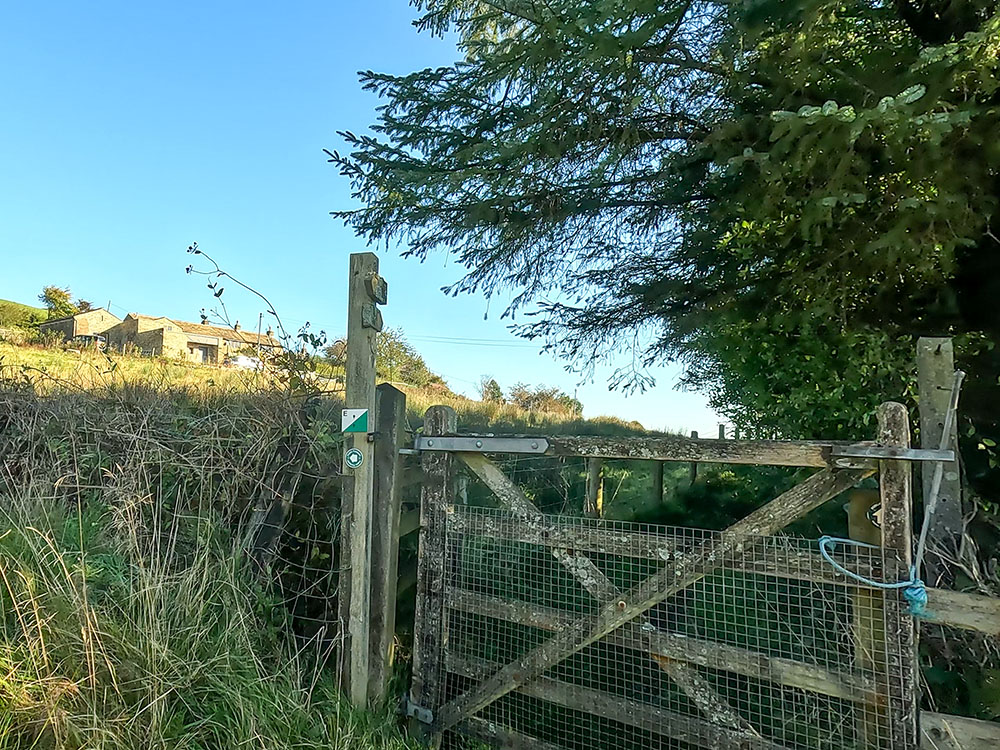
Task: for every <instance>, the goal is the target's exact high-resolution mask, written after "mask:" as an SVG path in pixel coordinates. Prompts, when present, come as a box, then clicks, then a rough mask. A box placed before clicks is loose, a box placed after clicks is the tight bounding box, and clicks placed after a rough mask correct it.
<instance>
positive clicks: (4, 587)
mask: <svg viewBox="0 0 1000 750" xmlns="http://www.w3.org/2000/svg"><path fill="white" fill-rule="evenodd" d="M296 409H298V405H296V404H292V403H290V402H288V400H287V399H284V398H282V397H280V396H277V395H275V394H271V395H267V394H257V395H244V396H241V397H238V396H236V395H234V394H225V395H224V396H218V395H213V394H212V393H208V392H205V391H203V390H192V389H174V390H167V391H165V390H162V389H154V388H150V387H148V386H146V385H136V384H134V383H133V384H120V385H119V386H117V387H114V388H112V387H110V386H106V387H105V388H103V389H102V390H101V391H100V392H97V393H95V392H90V393H83V392H79V391H75V390H73V389H69V390H63V391H62V392H61V393H52V394H49V395H48V396H45V397H40V396H39V395H38V394H37V393H36V392H35V391H34V390H33V389H32V388H30V387H29V386H28V385H27V384H25V383H24V382H23V381H15V382H11V381H9V380H8V381H6V382H4V383H2V384H0V747H2V748H5V749H6V748H18V749H20V748H43V749H48V748H51V749H53V750H55V749H57V748H58V749H59V750H63V749H66V750H71V749H72V750H75V749H76V748H95V749H97V748H100V749H102V750H104V749H107V750H126V749H128V750H132V749H133V748H164V749H165V748H191V749H192V750H194V749H196V748H197V749H201V748H205V749H208V748H244V747H245V748H261V749H263V748H268V749H270V748H402V747H404V746H405V741H404V740H403V739H402V737H401V735H399V733H398V732H397V731H396V728H395V722H394V720H393V718H392V717H391V716H389V714H388V713H383V714H373V715H367V714H366V715H361V714H358V713H355V712H353V711H351V710H350V709H348V708H347V707H345V705H344V704H343V703H342V702H341V700H340V699H339V697H338V695H337V691H336V689H335V686H334V684H333V681H332V678H331V674H332V673H333V671H334V670H331V669H329V666H330V661H331V660H335V659H336V649H335V645H336V633H335V632H333V631H335V626H336V624H335V623H326V627H325V628H315V629H313V630H312V631H311V632H308V633H306V632H303V631H302V630H301V629H300V628H298V629H297V628H296V626H295V623H294V619H295V617H294V612H295V607H294V604H295V603H294V602H291V603H290V602H288V601H285V600H284V599H283V596H284V594H283V592H284V589H283V587H282V586H281V580H280V579H278V580H271V581H266V580H264V579H263V578H262V576H261V575H260V570H259V569H258V568H256V567H255V565H254V564H253V562H251V560H250V559H249V556H248V554H247V553H246V549H247V540H248V539H249V538H250V537H251V535H252V533H253V524H254V519H255V517H256V514H255V509H256V508H257V507H258V506H259V502H260V500H261V498H267V497H269V496H270V495H272V494H273V492H274V490H275V488H274V487H273V486H271V485H272V483H273V482H274V481H276V477H279V476H280V468H281V467H280V466H279V465H278V464H280V461H281V459H280V457H281V455H282V450H281V446H282V445H283V444H284V443H286V442H287V440H288V438H289V429H290V428H289V425H292V424H296V422H295V421H294V419H292V418H291V416H292V415H293V414H294V412H295V410H296ZM311 438H316V439H315V440H312V439H311V440H310V441H309V443H308V445H309V451H311V452H312V454H311V456H309V455H307V456H306V459H305V460H304V461H303V462H302V472H303V473H307V474H308V473H312V474H315V473H316V471H317V467H318V466H319V464H320V463H322V462H324V461H326V459H327V458H328V456H326V455H325V454H324V453H323V451H324V450H326V449H325V448H324V447H323V445H324V441H323V439H322V436H316V435H313V436H311ZM318 485H319V483H314V486H313V488H312V490H311V492H316V491H317V490H316V486H318ZM325 533H326V532H324V534H325ZM330 545H331V547H328V548H327V549H331V548H332V538H331V540H330ZM319 557H320V558H322V553H320V555H319ZM326 566H327V568H328V569H329V570H330V574H331V576H332V575H333V568H334V566H335V562H334V561H333V560H332V559H330V560H328V561H327V562H326ZM290 604H291V605H292V606H289V605H290Z"/></svg>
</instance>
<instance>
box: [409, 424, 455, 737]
mask: <svg viewBox="0 0 1000 750" xmlns="http://www.w3.org/2000/svg"><path fill="white" fill-rule="evenodd" d="M457 431H458V416H457V415H456V413H455V410H454V409H452V408H451V407H450V406H432V407H430V408H429V409H428V410H427V412H426V414H425V415H424V430H423V435H424V437H435V436H440V435H450V434H454V433H456V432H457ZM420 463H421V467H422V469H423V472H424V482H423V487H422V488H421V491H420V551H419V554H418V568H417V607H416V613H415V615H414V631H413V632H414V633H415V634H417V635H416V636H415V637H414V640H413V680H412V682H411V687H410V700H411V702H412V703H413V704H415V705H416V706H418V707H422V708H430V707H432V706H438V705H440V703H441V700H440V699H441V695H442V691H443V689H444V685H443V684H442V677H443V670H442V669H441V661H442V659H443V656H444V655H443V653H442V644H443V643H446V642H447V640H448V636H447V632H446V630H447V623H448V621H447V617H446V613H445V609H444V585H445V573H446V569H445V565H446V560H445V554H446V550H445V543H446V542H447V537H446V535H445V522H446V508H447V506H448V504H449V503H451V502H452V501H453V499H454V479H455V467H454V457H453V455H452V454H451V453H449V452H447V451H427V452H425V453H424V454H423V455H422V456H421V458H420ZM410 731H411V733H412V734H414V735H416V736H420V737H423V738H424V739H433V738H430V737H429V736H428V726H427V725H426V724H422V723H420V722H419V721H418V720H417V719H413V720H412V721H411V723H410ZM437 739H438V740H440V736H438V738H437ZM432 744H433V743H432Z"/></svg>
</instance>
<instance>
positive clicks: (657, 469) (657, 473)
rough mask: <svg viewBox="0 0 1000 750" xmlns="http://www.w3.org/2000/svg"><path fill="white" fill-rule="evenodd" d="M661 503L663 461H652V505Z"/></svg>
mask: <svg viewBox="0 0 1000 750" xmlns="http://www.w3.org/2000/svg"><path fill="white" fill-rule="evenodd" d="M662 504H663V461H654V462H653V505H655V506H657V507H659V506H660V505H662Z"/></svg>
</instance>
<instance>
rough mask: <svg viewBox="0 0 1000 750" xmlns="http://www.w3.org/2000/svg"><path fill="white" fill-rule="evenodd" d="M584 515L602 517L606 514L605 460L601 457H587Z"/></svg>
mask: <svg viewBox="0 0 1000 750" xmlns="http://www.w3.org/2000/svg"><path fill="white" fill-rule="evenodd" d="M583 515H585V516H587V517H589V518H600V517H601V516H602V515H604V462H603V461H601V459H599V458H588V459H587V485H586V488H585V496H584V499H583Z"/></svg>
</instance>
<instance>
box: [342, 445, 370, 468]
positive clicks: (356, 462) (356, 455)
mask: <svg viewBox="0 0 1000 750" xmlns="http://www.w3.org/2000/svg"><path fill="white" fill-rule="evenodd" d="M364 462H365V454H364V453H362V452H361V451H359V450H358V449H357V448H351V449H350V450H348V451H347V452H346V453H345V454H344V463H345V464H347V468H348V469H357V468H359V467H360V466H361V464H363V463H364Z"/></svg>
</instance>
